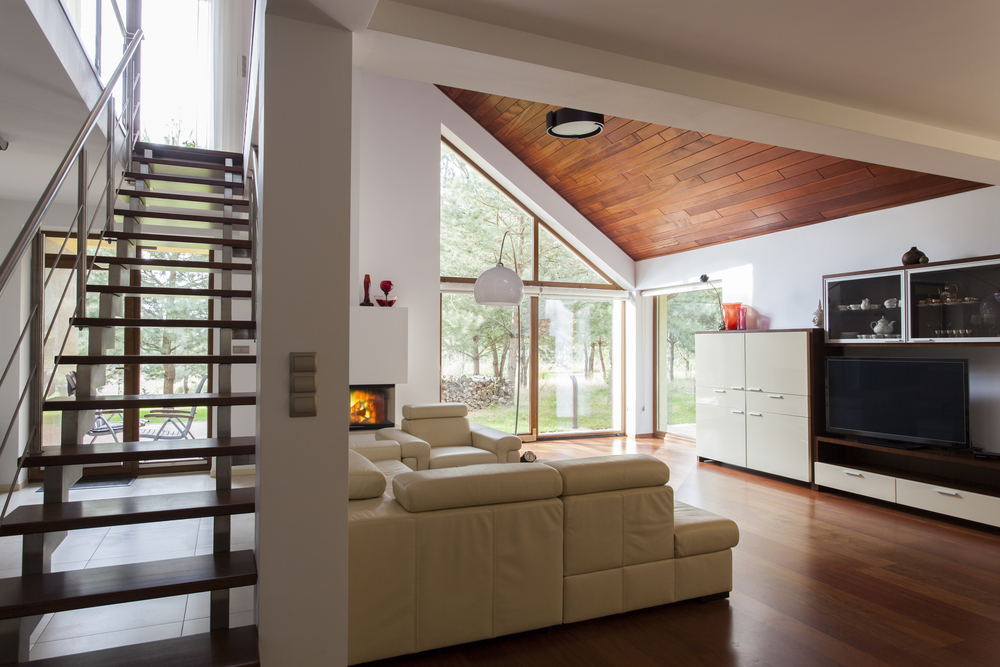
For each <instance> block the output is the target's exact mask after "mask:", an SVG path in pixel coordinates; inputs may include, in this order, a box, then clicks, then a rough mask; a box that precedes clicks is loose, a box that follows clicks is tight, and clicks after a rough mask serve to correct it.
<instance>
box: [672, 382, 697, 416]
mask: <svg viewBox="0 0 1000 667" xmlns="http://www.w3.org/2000/svg"><path fill="white" fill-rule="evenodd" d="M694 415H695V411H694V378H676V379H675V380H674V381H673V382H669V383H667V425H668V426H673V425H675V424H693V423H694V421H695V416H694Z"/></svg>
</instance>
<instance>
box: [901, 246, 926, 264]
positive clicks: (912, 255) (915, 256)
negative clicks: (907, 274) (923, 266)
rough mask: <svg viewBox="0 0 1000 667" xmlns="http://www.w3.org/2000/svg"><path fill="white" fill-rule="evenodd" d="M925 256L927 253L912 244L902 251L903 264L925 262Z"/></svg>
mask: <svg viewBox="0 0 1000 667" xmlns="http://www.w3.org/2000/svg"><path fill="white" fill-rule="evenodd" d="M926 257H927V255H925V254H924V253H922V252H921V251H919V250H917V246H913V247H912V248H910V249H909V250H907V251H906V252H905V253H903V258H902V262H903V266H910V265H912V264H919V263H921V262H925V263H926V262H927V259H926ZM921 258H923V259H921Z"/></svg>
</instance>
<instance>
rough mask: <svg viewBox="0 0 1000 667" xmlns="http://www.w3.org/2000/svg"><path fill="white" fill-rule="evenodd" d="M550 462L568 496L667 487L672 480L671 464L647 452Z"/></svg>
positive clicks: (548, 463)
mask: <svg viewBox="0 0 1000 667" xmlns="http://www.w3.org/2000/svg"><path fill="white" fill-rule="evenodd" d="M546 465H548V466H550V467H552V468H555V469H556V470H557V471H558V472H559V474H560V475H561V476H562V480H563V495H564V496H578V495H583V494H585V493H600V492H601V491H620V490H623V489H637V488H641V487H644V486H663V485H664V484H666V483H667V482H669V481H670V468H668V467H667V464H666V463H664V462H663V461H660V460H659V459H655V458H653V457H652V456H647V455H645V454H624V455H620V456H595V457H591V458H586V459H569V460H566V461H548V462H546Z"/></svg>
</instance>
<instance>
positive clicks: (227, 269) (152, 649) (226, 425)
mask: <svg viewBox="0 0 1000 667" xmlns="http://www.w3.org/2000/svg"><path fill="white" fill-rule="evenodd" d="M125 178H126V181H130V182H131V183H129V184H127V185H126V186H125V187H123V188H121V189H119V191H118V198H117V199H116V205H115V208H114V213H115V218H114V219H115V224H114V228H113V229H108V230H105V233H104V238H105V239H106V240H110V241H112V242H113V247H114V248H115V256H108V257H105V256H100V257H97V258H94V257H91V258H89V259H90V260H92V261H93V263H94V264H95V265H96V266H97V267H98V268H99V269H101V270H107V272H108V284H107V285H89V284H88V285H87V291H88V292H89V293H93V294H97V295H98V299H99V301H100V306H99V313H98V316H97V317H87V316H86V315H87V313H79V316H77V317H74V318H73V319H72V320H71V323H72V324H73V325H74V326H76V327H79V328H80V331H81V340H83V339H84V332H85V331H86V332H87V334H86V339H87V340H88V352H89V354H87V355H78V354H74V355H68V354H67V355H63V356H62V357H59V358H58V359H57V363H58V364H59V365H61V366H70V365H75V366H76V368H77V385H76V395H74V396H68V397H54V398H50V399H48V400H45V401H44V403H43V404H42V410H44V411H46V412H59V413H61V415H62V430H61V443H60V445H58V446H47V447H44V448H43V451H42V452H40V453H27V454H25V455H24V456H23V457H22V458H21V461H20V462H21V465H22V467H25V468H35V467H40V468H43V469H44V483H43V491H44V496H43V503H42V504H38V505H30V504H29V505H22V506H20V507H17V508H15V509H14V510H12V511H10V512H8V513H7V515H6V516H4V517H3V520H2V523H0V536H10V535H20V536H21V539H22V544H23V548H22V576H20V577H15V578H8V579H0V665H14V664H22V663H24V662H27V661H28V638H29V637H30V635H31V632H32V630H33V629H34V628H35V627H36V626H37V624H38V622H39V620H40V619H41V617H42V615H43V614H47V613H54V612H59V611H66V610H71V609H82V608H88V607H95V606H101V605H109V604H118V603H124V602H134V601H138V600H148V599H153V598H161V597H170V596H175V595H185V594H191V593H198V592H205V591H208V592H210V593H211V612H210V628H211V630H210V632H208V633H203V634H197V635H192V636H186V637H179V638H175V639H169V640H162V641H157V642H152V643H147V644H138V645H133V646H123V647H119V648H114V649H107V650H102V651H94V652H90V653H80V654H76V655H68V656H62V657H58V658H48V659H44V660H37V661H32V662H31V664H32V665H39V666H40V667H70V666H74V667H84V666H91V665H93V666H97V665H101V666H102V667H109V666H118V665H121V666H123V667H124V666H126V665H127V666H128V667H139V666H142V665H177V666H180V665H184V666H185V667H249V666H251V665H259V659H258V653H257V635H256V628H255V627H254V626H248V627H240V628H229V614H230V610H229V590H230V589H231V588H235V587H242V586H251V585H255V584H256V582H257V570H256V564H255V558H254V553H253V551H250V550H247V551H235V552H234V551H232V550H231V548H230V545H231V517H232V516H234V515H238V514H252V513H253V512H254V511H255V493H256V490H255V489H254V488H252V487H251V488H235V489H234V488H233V487H232V461H233V457H234V456H252V455H253V454H254V453H255V440H256V439H255V438H254V437H252V436H251V437H233V436H232V407H233V406H240V405H255V404H256V400H257V398H256V393H255V392H249V393H241V392H234V391H233V390H232V386H233V385H232V366H233V364H246V363H255V362H256V357H254V356H251V355H245V354H244V355H234V354H233V349H232V341H233V340H234V339H241V338H242V339H251V338H255V337H256V336H255V327H256V325H255V322H254V320H253V319H252V318H251V319H243V320H235V319H233V299H252V298H253V293H252V291H251V290H245V289H243V290H237V289H233V285H232V282H233V274H234V273H246V272H251V271H252V264H251V263H249V262H247V261H242V262H241V261H234V260H238V259H240V258H246V257H249V256H250V250H251V249H252V241H251V238H250V237H251V234H250V224H251V222H250V220H249V219H248V215H249V210H250V208H251V207H250V203H249V201H248V200H247V199H244V198H242V193H243V190H244V183H243V160H242V156H241V155H239V154H235V153H222V152H217V151H207V150H199V149H190V148H178V147H173V146H158V145H151V144H145V143H138V144H136V147H135V150H134V153H133V155H132V160H131V164H130V166H129V168H128V170H127V171H126V174H125ZM186 207H187V208H186ZM150 227H154V228H155V229H150ZM171 228H176V233H175V232H174V231H173V229H171ZM191 247H198V248H208V249H212V250H215V251H216V252H214V253H213V255H214V256H213V257H211V259H210V261H185V260H177V259H156V258H150V257H143V256H142V253H143V252H144V251H147V250H156V249H169V250H170V251H176V250H177V249H178V248H191ZM155 269H167V270H170V271H202V272H212V273H214V274H215V276H216V277H215V282H216V286H214V287H212V288H211V289H170V288H154V287H145V286H142V285H141V280H139V274H140V273H141V272H142V271H146V270H155ZM251 279H252V276H251ZM160 296H182V297H187V298H211V299H216V300H217V301H216V302H215V303H216V304H217V307H216V310H215V317H216V318H217V319H211V320H150V319H140V318H138V317H136V316H135V314H137V313H138V312H140V311H139V308H138V307H137V305H136V303H135V302H137V301H138V300H139V299H141V298H143V297H153V298H155V297H160ZM126 300H128V301H126ZM129 302H131V303H129ZM126 314H127V315H128V316H125V315H126ZM143 326H154V327H189V328H204V329H206V330H208V329H212V330H218V331H219V334H218V339H217V340H218V342H219V344H218V345H217V346H216V349H215V354H211V355H187V354H185V355H166V356H165V355H155V356H154V355H149V356H146V355H136V354H128V355H121V354H111V353H109V352H110V350H111V347H112V345H113V341H114V329H115V328H116V327H125V328H133V329H134V328H141V327H143ZM163 363H202V364H212V365H217V368H218V370H217V372H216V376H215V389H214V391H213V392H210V393H200V394H171V395H151V394H141V393H136V394H130V395H121V396H109V395H100V394H98V389H99V388H100V387H101V386H102V385H103V384H104V377H105V369H106V366H107V365H114V366H125V367H126V368H129V369H130V370H131V372H133V373H137V372H138V366H140V365H142V364H163ZM54 372H56V373H60V372H65V371H60V370H59V369H56V370H55V371H54ZM135 377H138V376H137V375H136V376H135ZM136 385H137V383H136ZM191 406H210V407H214V408H215V409H216V410H217V412H216V419H215V424H216V436H217V437H213V438H204V439H184V440H171V441H153V440H142V441H135V440H133V441H130V442H119V443H116V442H112V443H95V444H83V443H84V442H85V439H84V436H85V435H86V433H87V431H88V430H89V429H91V428H92V427H93V426H94V411H95V410H103V409H115V410H127V409H132V408H139V409H147V408H177V407H185V408H188V407H191ZM128 428H129V426H128V425H126V429H128ZM189 457H190V458H195V457H197V458H205V457H214V459H215V466H214V468H215V471H216V485H215V490H213V491H199V492H184V493H170V494H164V495H151V496H150V495H147V496H132V497H122V498H106V499H100V500H86V501H77V502H70V501H69V487H70V486H71V485H72V484H73V483H74V482H75V481H76V480H77V479H78V478H79V477H80V475H81V470H82V466H84V465H94V464H109V463H116V462H128V461H166V460H171V459H181V458H189ZM194 518H212V520H213V522H214V532H213V552H212V553H210V554H207V555H199V556H192V557H187V558H175V559H170V560H159V561H152V562H140V563H127V564H122V565H114V566H108V567H98V568H92V569H82V570H73V571H68V572H53V571H52V554H53V552H54V551H56V550H57V549H58V547H59V545H60V543H61V542H62V541H63V540H64V539H65V537H66V534H67V533H66V531H70V530H79V529H86V528H99V527H109V526H124V525H132V524H142V523H153V522H161V521H174V520H181V519H194Z"/></svg>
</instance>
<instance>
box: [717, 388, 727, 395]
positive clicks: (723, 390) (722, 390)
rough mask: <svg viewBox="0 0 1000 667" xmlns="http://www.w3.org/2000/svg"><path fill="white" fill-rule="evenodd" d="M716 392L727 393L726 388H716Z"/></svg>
mask: <svg viewBox="0 0 1000 667" xmlns="http://www.w3.org/2000/svg"><path fill="white" fill-rule="evenodd" d="M715 393H716V394H725V393H726V390H725V389H716V390H715Z"/></svg>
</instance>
